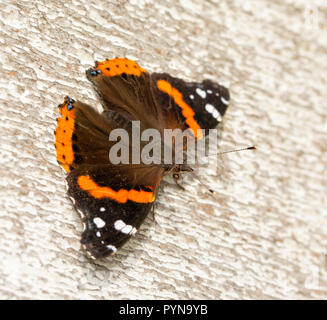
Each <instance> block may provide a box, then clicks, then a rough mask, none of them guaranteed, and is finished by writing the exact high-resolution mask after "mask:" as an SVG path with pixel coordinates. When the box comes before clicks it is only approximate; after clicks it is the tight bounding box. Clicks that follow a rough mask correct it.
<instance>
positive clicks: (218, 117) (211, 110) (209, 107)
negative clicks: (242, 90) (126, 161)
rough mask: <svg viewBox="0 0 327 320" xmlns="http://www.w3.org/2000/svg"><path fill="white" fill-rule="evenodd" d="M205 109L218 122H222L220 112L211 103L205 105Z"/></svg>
mask: <svg viewBox="0 0 327 320" xmlns="http://www.w3.org/2000/svg"><path fill="white" fill-rule="evenodd" d="M205 109H206V110H207V112H209V113H210V114H211V115H212V116H213V117H214V118H215V119H216V120H217V121H221V120H222V118H221V115H220V113H219V112H218V110H217V109H216V108H215V107H214V106H213V105H212V104H210V103H207V104H206V105H205Z"/></svg>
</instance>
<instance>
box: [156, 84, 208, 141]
mask: <svg viewBox="0 0 327 320" xmlns="http://www.w3.org/2000/svg"><path fill="white" fill-rule="evenodd" d="M157 86H158V89H159V90H161V91H163V92H165V93H167V94H168V95H169V96H170V97H172V98H173V99H174V101H175V103H176V104H177V105H178V106H179V107H180V108H181V109H182V115H183V116H184V118H185V122H186V124H187V125H188V126H189V128H190V129H192V130H193V135H194V136H195V138H197V139H202V137H203V134H202V131H199V132H198V129H201V127H200V126H199V124H198V123H197V122H196V120H195V119H194V115H195V112H194V111H193V109H192V108H191V107H190V106H189V105H188V104H187V103H186V102H185V101H184V99H183V94H182V93H181V92H180V91H178V90H177V89H176V88H174V87H173V86H172V85H171V84H170V83H169V82H167V81H166V80H158V81H157Z"/></svg>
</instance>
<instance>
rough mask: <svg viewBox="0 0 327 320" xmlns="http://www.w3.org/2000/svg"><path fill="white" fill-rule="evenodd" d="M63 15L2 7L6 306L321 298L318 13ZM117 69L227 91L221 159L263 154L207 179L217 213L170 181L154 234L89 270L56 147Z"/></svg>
mask: <svg viewBox="0 0 327 320" xmlns="http://www.w3.org/2000/svg"><path fill="white" fill-rule="evenodd" d="M69 2H70V1H68V3H67V1H63V0H62V1H59V0H54V1H45V0H37V1H22V0H17V1H6V0H5V1H3V0H2V1H1V2H0V44H1V45H0V61H1V65H0V73H1V77H0V103H1V108H0V119H1V123H0V130H1V136H0V139H1V148H0V157H1V158H0V159H1V167H0V168H1V169H0V170H1V177H0V187H1V191H0V197H1V203H0V239H1V240H0V298H5V299H7V298H11V299H17V298H24V299H30V298H47V299H53V298H59V299H66V298H72V299H81V298H89V299H95V298H100V299H113V298H150V299H152V298H209V299H218V298H219V299H222V298H233V299H234V298H237V299H252V298H259V299H266V298H274V299H275V298H326V297H327V278H326V277H327V272H326V268H327V262H326V261H327V260H326V253H327V252H326V250H327V209H326V207H327V200H326V192H327V175H326V171H327V141H326V140H327V123H326V122H327V111H326V110H327V108H326V101H327V80H326V74H327V5H326V1H323V0H321V1H310V3H312V8H311V9H310V8H306V3H308V1H307V0H302V1H300V0H298V1H291V0H277V1H268V0H267V1H261V0H260V1H259V0H251V1H244V0H233V1H220V0H219V1H218V0H215V1H214V0H211V1H202V0H196V1H190V0H180V1H173V0H171V1H153V3H150V1H136V0H134V1H117V2H115V1H92V0H87V1H86V0H75V1H72V2H71V3H69ZM309 9H310V10H311V11H310V10H309ZM114 56H126V57H128V58H132V59H136V60H137V61H138V62H139V63H140V65H141V66H142V67H144V68H146V69H147V70H148V71H150V72H152V71H157V72H163V71H166V72H169V73H171V74H173V75H175V76H179V77H182V78H184V79H186V80H198V81H200V80H202V79H203V78H210V79H212V80H215V81H219V82H220V83H222V84H224V85H226V86H228V87H229V88H230V92H231V97H232V102H231V104H230V108H229V110H228V113H227V115H226V117H225V128H224V134H223V139H222V142H221V147H222V148H223V149H229V148H234V147H235V146H243V145H251V144H256V145H257V146H258V147H259V149H258V150H257V151H255V152H251V151H249V152H241V153H234V154H229V155H226V156H224V157H223V158H222V159H220V160H219V163H220V168H221V170H220V174H219V175H218V176H217V175H215V174H214V173H212V172H210V171H209V174H208V176H207V177H204V181H205V183H206V184H208V185H210V186H211V187H212V188H214V189H215V190H216V191H217V197H216V198H213V197H211V196H210V195H208V194H207V193H206V192H205V190H204V189H203V188H202V187H201V186H200V185H199V183H198V182H197V181H195V180H192V179H191V178H190V177H186V178H185V184H184V185H185V187H186V188H187V192H185V193H183V192H181V190H179V189H178V188H177V187H176V186H175V185H174V183H173V182H172V181H171V180H169V179H167V180H166V181H165V182H164V183H163V185H162V190H161V192H160V196H159V199H158V203H157V206H156V216H155V219H156V221H157V223H155V222H154V221H153V217H152V216H151V215H150V216H149V217H148V219H147V220H146V222H145V223H144V226H143V227H142V228H141V230H140V231H139V233H137V234H136V236H135V237H134V238H133V239H132V240H131V241H130V242H129V243H128V244H127V245H126V246H125V247H124V248H123V249H122V250H121V251H120V252H118V253H117V254H116V255H115V256H114V257H112V258H109V259H107V260H103V261H99V262H92V261H89V260H88V259H87V258H86V256H85V254H84V252H83V251H82V250H81V248H80V244H79V239H80V232H81V230H82V225H81V223H80V220H79V217H78V214H77V213H76V212H75V211H74V209H73V207H72V203H71V202H70V200H69V198H68V197H67V196H66V193H65V190H66V188H65V181H64V177H65V175H64V173H63V171H62V170H61V168H60V167H59V166H58V165H57V162H56V157H55V149H54V145H53V143H54V136H53V131H54V129H55V127H56V120H55V119H56V117H57V115H58V114H57V104H58V103H61V102H62V100H63V97H64V96H65V95H66V94H69V95H70V96H72V97H74V98H79V99H81V100H84V101H86V102H88V103H90V104H93V105H95V106H99V102H98V101H97V99H96V96H95V94H94V92H93V90H92V88H91V85H90V83H88V81H87V80H86V78H85V74H84V71H85V69H87V68H88V67H90V66H91V65H93V62H94V60H101V59H103V58H107V57H108V58H112V57H114Z"/></svg>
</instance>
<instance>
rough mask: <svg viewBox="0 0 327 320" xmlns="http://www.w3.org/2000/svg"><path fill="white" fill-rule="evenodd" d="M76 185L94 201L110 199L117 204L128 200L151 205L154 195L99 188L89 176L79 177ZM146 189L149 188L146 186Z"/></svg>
mask: <svg viewBox="0 0 327 320" xmlns="http://www.w3.org/2000/svg"><path fill="white" fill-rule="evenodd" d="M77 183H78V185H79V187H80V188H81V189H82V190H84V191H87V192H88V193H89V194H90V195H91V196H92V197H94V198H96V199H102V198H110V199H112V200H115V201H117V202H119V203H126V202H127V201H128V200H131V201H134V202H138V203H151V202H153V201H154V200H155V196H154V193H153V192H150V191H143V190H140V191H137V190H134V189H131V190H125V189H120V190H118V191H115V190H113V189H111V188H109V187H100V186H98V185H97V184H96V182H95V181H93V180H92V178H91V177H90V176H79V177H78V179H77ZM147 188H150V187H148V186H147ZM151 189H152V188H151Z"/></svg>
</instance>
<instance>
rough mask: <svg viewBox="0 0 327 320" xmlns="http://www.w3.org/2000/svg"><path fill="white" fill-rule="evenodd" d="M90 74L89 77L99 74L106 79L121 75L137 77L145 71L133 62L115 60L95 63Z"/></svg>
mask: <svg viewBox="0 0 327 320" xmlns="http://www.w3.org/2000/svg"><path fill="white" fill-rule="evenodd" d="M98 70H100V71H98ZM90 72H91V75H96V74H97V73H98V72H100V73H102V74H103V75H105V76H107V77H114V76H119V75H122V74H130V75H134V76H137V77H139V76H140V75H141V74H142V72H146V70H144V69H143V68H141V67H140V66H139V65H138V64H137V63H136V62H135V61H133V60H129V59H126V58H115V59H110V60H105V61H102V62H97V63H96V66H95V68H94V69H91V70H90ZM92 72H93V73H92Z"/></svg>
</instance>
